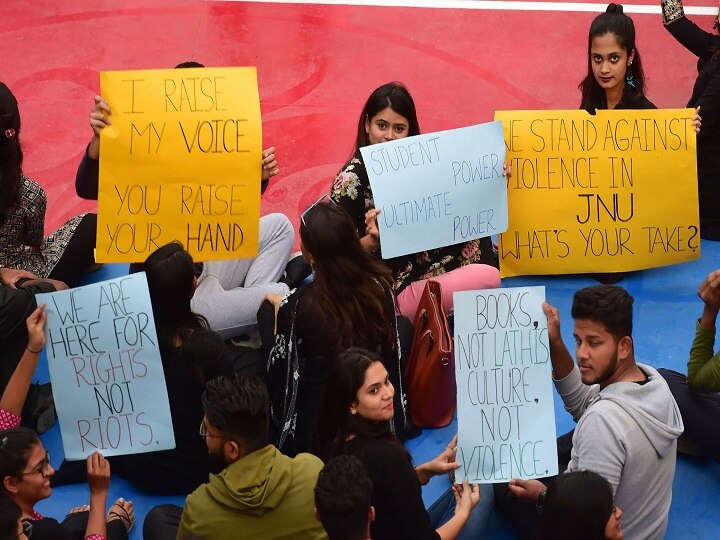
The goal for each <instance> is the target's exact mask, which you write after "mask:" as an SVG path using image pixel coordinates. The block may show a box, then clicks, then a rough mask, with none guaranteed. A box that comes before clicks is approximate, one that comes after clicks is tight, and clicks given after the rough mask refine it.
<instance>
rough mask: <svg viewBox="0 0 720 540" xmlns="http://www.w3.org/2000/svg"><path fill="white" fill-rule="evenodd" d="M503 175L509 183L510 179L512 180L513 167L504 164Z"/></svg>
mask: <svg viewBox="0 0 720 540" xmlns="http://www.w3.org/2000/svg"><path fill="white" fill-rule="evenodd" d="M502 175H503V176H504V177H505V180H506V181H507V182H509V181H510V178H512V165H508V164H507V162H506V163H503V171H502Z"/></svg>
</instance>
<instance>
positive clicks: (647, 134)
mask: <svg viewBox="0 0 720 540" xmlns="http://www.w3.org/2000/svg"><path fill="white" fill-rule="evenodd" d="M693 114H694V113H693V111H692V110H691V109H676V110H622V111H615V110H612V111H597V114H596V115H595V116H593V115H590V114H588V113H587V112H586V111H501V112H496V113H495V119H496V120H502V123H503V128H504V131H505V140H506V142H507V149H508V162H509V163H510V164H511V165H512V171H513V174H512V178H511V179H510V181H509V182H508V186H507V188H508V206H509V210H508V211H509V216H510V227H509V228H508V230H507V231H506V232H505V233H503V234H502V235H501V236H500V242H499V247H500V273H501V275H502V276H515V275H526V274H573V273H584V272H624V271H630V270H641V269H644V268H651V267H654V266H665V265H669V264H675V263H679V262H684V261H689V260H692V259H697V258H699V257H700V236H699V228H698V222H699V218H698V192H697V167H696V156H695V130H694V128H693V127H692V124H691V118H692V115H693Z"/></svg>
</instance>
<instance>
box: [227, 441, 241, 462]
mask: <svg viewBox="0 0 720 540" xmlns="http://www.w3.org/2000/svg"><path fill="white" fill-rule="evenodd" d="M225 452H226V455H227V457H228V461H229V462H230V463H234V462H236V461H237V460H238V459H240V458H241V457H243V455H244V453H243V447H242V446H241V445H240V444H239V443H238V442H237V441H232V440H228V441H225Z"/></svg>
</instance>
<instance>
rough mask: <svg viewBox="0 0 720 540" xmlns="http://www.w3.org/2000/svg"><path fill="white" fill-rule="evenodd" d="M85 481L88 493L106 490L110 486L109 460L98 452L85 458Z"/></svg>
mask: <svg viewBox="0 0 720 540" xmlns="http://www.w3.org/2000/svg"><path fill="white" fill-rule="evenodd" d="M87 481H88V486H89V487H90V494H91V495H92V494H93V493H102V492H107V490H108V488H109V487H110V462H109V461H108V460H107V459H105V458H104V457H103V455H102V454H101V453H100V452H93V453H92V454H90V455H89V456H88V458H87Z"/></svg>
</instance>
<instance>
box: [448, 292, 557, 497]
mask: <svg viewBox="0 0 720 540" xmlns="http://www.w3.org/2000/svg"><path fill="white" fill-rule="evenodd" d="M453 298H454V304H455V380H456V383H457V415H458V451H457V461H458V462H459V463H460V468H459V469H458V470H457V472H456V477H457V479H458V482H462V481H463V480H464V479H467V480H468V481H469V482H471V483H473V482H474V483H479V484H488V483H495V482H508V481H509V480H510V479H512V478H526V479H527V478H541V477H544V476H551V475H554V474H557V472H558V464H557V445H556V442H555V412H554V407H553V390H552V374H551V371H552V365H551V363H550V347H549V344H548V333H547V319H546V318H545V315H544V313H543V311H542V303H543V301H544V300H545V287H516V288H507V289H487V290H482V291H463V292H456V293H455V294H454V296H453Z"/></svg>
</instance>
